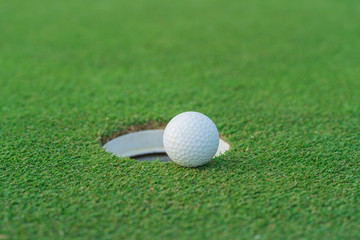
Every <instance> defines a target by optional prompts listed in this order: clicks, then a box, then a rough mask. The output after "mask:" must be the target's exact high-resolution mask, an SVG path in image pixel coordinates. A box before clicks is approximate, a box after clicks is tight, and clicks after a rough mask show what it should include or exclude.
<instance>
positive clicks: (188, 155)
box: [163, 112, 219, 167]
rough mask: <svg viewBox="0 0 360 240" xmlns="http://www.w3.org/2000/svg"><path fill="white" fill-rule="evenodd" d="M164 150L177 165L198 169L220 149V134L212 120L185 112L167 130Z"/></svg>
mask: <svg viewBox="0 0 360 240" xmlns="http://www.w3.org/2000/svg"><path fill="white" fill-rule="evenodd" d="M163 141H164V148H165V151H166V153H167V154H168V156H169V157H170V159H171V160H173V161H174V162H175V163H177V164H179V165H181V166H184V167H198V166H201V165H204V164H206V163H208V162H209V161H210V160H211V159H212V158H213V157H214V155H215V153H216V151H217V149H218V147H219V132H218V130H217V128H216V126H215V124H214V122H213V121H211V119H210V118H208V117H207V116H205V115H204V114H202V113H199V112H183V113H181V114H179V115H177V116H175V117H174V118H173V119H171V121H170V122H169V123H168V125H167V126H166V128H165V132H164V139H163Z"/></svg>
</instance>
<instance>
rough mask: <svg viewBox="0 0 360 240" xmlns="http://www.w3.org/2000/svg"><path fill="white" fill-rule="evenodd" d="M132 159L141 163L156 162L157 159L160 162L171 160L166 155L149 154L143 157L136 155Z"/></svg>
mask: <svg viewBox="0 0 360 240" xmlns="http://www.w3.org/2000/svg"><path fill="white" fill-rule="evenodd" d="M131 158H132V159H136V160H138V161H139V162H144V161H147V162H149V161H154V160H156V159H159V161H160V162H170V161H171V159H170V158H169V156H168V155H167V154H166V153H147V154H142V155H136V156H133V157H131Z"/></svg>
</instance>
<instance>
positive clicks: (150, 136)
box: [103, 129, 230, 162]
mask: <svg viewBox="0 0 360 240" xmlns="http://www.w3.org/2000/svg"><path fill="white" fill-rule="evenodd" d="M163 135H164V130H163V129H152V130H144V131H139V132H133V133H129V134H125V135H122V136H119V137H117V138H114V139H112V140H110V141H108V142H107V143H105V144H104V146H103V148H104V149H105V150H106V151H107V152H111V153H112V154H114V155H116V156H118V157H129V158H132V159H136V160H138V161H139V162H143V161H153V160H160V161H161V162H169V161H171V159H170V158H169V156H168V155H167V154H166V152H165V149H164V145H163ZM229 149H230V145H229V144H228V143H227V142H225V141H224V140H222V139H220V141H219V148H218V150H217V152H216V154H215V157H217V156H219V155H221V154H224V153H225V152H226V151H228V150H229Z"/></svg>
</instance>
